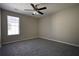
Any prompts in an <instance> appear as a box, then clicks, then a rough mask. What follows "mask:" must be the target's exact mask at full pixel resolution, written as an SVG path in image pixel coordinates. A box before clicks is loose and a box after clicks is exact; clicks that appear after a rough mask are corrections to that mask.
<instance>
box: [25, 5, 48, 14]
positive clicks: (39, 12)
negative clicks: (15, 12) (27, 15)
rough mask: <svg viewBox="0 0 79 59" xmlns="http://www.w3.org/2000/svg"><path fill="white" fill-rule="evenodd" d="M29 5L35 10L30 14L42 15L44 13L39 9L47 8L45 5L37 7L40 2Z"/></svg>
mask: <svg viewBox="0 0 79 59" xmlns="http://www.w3.org/2000/svg"><path fill="white" fill-rule="evenodd" d="M30 5H31V6H32V7H33V10H34V11H35V12H34V13H33V14H32V15H35V14H41V15H43V14H44V13H42V12H41V11H40V10H44V9H47V7H42V8H38V6H39V5H40V4H36V5H34V4H32V3H31V4H30ZM26 11H27V9H26ZM28 11H30V10H28Z"/></svg>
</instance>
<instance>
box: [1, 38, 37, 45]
mask: <svg viewBox="0 0 79 59" xmlns="http://www.w3.org/2000/svg"><path fill="white" fill-rule="evenodd" d="M34 38H37V37H30V38H23V39H20V40H15V41H10V42H4V43H2V44H3V45H4V44H9V43H14V42H18V41H23V40H29V39H34Z"/></svg>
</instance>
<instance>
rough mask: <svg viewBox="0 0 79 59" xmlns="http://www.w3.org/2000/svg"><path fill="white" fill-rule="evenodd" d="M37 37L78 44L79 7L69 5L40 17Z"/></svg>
mask: <svg viewBox="0 0 79 59" xmlns="http://www.w3.org/2000/svg"><path fill="white" fill-rule="evenodd" d="M39 37H44V38H49V39H52V40H57V41H62V42H67V43H70V44H75V45H78V46H79V7H78V6H76V7H71V8H68V9H65V10H62V11H60V12H57V13H56V14H54V15H51V16H47V17H44V18H42V19H40V20H39Z"/></svg>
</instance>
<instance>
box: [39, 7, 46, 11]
mask: <svg viewBox="0 0 79 59" xmlns="http://www.w3.org/2000/svg"><path fill="white" fill-rule="evenodd" d="M44 9H47V8H46V7H42V8H39V9H38V10H44Z"/></svg>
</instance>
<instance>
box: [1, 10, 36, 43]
mask: <svg viewBox="0 0 79 59" xmlns="http://www.w3.org/2000/svg"><path fill="white" fill-rule="evenodd" d="M7 15H11V16H16V17H20V35H15V36H8V35H7ZM35 37H37V19H36V18H33V17H29V16H25V15H21V14H17V13H13V12H10V11H6V10H2V43H6V42H12V41H16V40H23V39H28V38H35Z"/></svg>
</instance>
